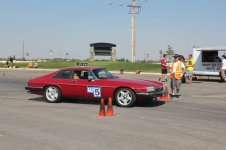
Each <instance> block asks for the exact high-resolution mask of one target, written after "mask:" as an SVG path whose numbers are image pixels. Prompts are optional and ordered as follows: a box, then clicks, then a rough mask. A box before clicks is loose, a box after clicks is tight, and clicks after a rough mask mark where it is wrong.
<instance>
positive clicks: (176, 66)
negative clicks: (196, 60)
mask: <svg viewBox="0 0 226 150" xmlns="http://www.w3.org/2000/svg"><path fill="white" fill-rule="evenodd" d="M184 72H185V65H184V63H182V62H181V61H180V60H179V55H177V54H175V55H174V62H172V64H171V66H170V78H171V81H170V87H171V92H172V96H179V92H180V86H181V79H182V76H183V74H184Z"/></svg>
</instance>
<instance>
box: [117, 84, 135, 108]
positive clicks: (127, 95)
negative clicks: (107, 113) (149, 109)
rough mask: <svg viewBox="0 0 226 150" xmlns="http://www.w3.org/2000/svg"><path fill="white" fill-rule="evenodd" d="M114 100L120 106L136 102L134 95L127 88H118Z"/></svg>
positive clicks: (129, 105) (130, 105) (131, 104)
mask: <svg viewBox="0 0 226 150" xmlns="http://www.w3.org/2000/svg"><path fill="white" fill-rule="evenodd" d="M115 101H116V104H117V105H118V106H120V107H132V106H134V104H135V103H136V95H135V93H134V92H133V90H131V89H129V88H120V89H118V90H117V91H116V93H115Z"/></svg>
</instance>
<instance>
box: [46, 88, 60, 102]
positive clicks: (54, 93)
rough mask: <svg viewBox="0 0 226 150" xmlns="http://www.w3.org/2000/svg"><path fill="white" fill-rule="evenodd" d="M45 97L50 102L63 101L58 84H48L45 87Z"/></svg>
mask: <svg viewBox="0 0 226 150" xmlns="http://www.w3.org/2000/svg"><path fill="white" fill-rule="evenodd" d="M44 97H45V99H46V101H47V102H49V103H57V102H60V101H61V97H62V95H61V92H60V89H59V88H58V87H56V86H48V87H46V88H45V93H44Z"/></svg>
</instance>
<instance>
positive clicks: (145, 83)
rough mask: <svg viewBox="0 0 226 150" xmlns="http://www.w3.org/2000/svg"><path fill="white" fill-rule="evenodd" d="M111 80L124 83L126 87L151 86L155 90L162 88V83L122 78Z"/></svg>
mask: <svg viewBox="0 0 226 150" xmlns="http://www.w3.org/2000/svg"><path fill="white" fill-rule="evenodd" d="M111 80H112V81H114V82H118V83H124V84H125V85H128V86H153V87H155V88H161V87H162V86H163V83H162V82H158V81H152V80H143V79H124V78H115V79H111Z"/></svg>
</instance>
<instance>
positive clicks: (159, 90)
mask: <svg viewBox="0 0 226 150" xmlns="http://www.w3.org/2000/svg"><path fill="white" fill-rule="evenodd" d="M162 91H163V87H162V88H159V89H155V92H162Z"/></svg>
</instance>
